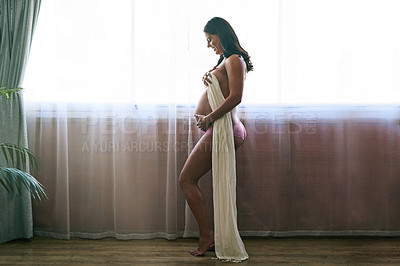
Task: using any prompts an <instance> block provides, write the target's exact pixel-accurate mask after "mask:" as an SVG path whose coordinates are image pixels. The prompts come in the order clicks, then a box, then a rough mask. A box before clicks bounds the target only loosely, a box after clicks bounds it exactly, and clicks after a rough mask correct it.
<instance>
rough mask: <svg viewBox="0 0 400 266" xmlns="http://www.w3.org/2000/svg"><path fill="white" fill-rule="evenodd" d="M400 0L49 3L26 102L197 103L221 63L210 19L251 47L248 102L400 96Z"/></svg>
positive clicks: (390, 99) (376, 100)
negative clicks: (212, 44)
mask: <svg viewBox="0 0 400 266" xmlns="http://www.w3.org/2000/svg"><path fill="white" fill-rule="evenodd" d="M399 13H400V3H399V2H398V1H389V0H383V1H382V0H368V1H366V0H352V1H344V0H337V1H331V0H304V1H296V0H285V1H278V0H273V1H263V0H251V1H247V2H245V3H244V2H243V1H239V0H219V1H215V0H213V1H211V0H206V1H191V0H169V1H165V0H146V1H145V0H137V1H130V0H119V1H105V0H64V1H62V0H60V1H43V2H42V6H41V10H40V14H39V20H38V24H37V28H36V31H35V35H34V39H33V45H32V49H31V55H30V58H29V62H28V66H27V71H26V76H25V81H24V84H23V87H24V88H26V90H25V91H24V95H25V100H26V101H32V102H37V101H46V102H57V101H65V102H112V103H135V104H170V103H174V104H196V102H197V99H198V97H199V95H200V94H201V93H202V91H203V90H204V87H203V85H202V83H201V77H202V75H203V74H204V72H205V71H207V70H209V69H211V68H212V66H214V65H215V63H216V62H217V59H218V58H217V56H216V55H215V54H213V53H212V51H211V50H210V49H207V48H206V41H205V38H204V34H203V27H204V25H205V23H206V22H207V21H208V20H209V19H211V18H212V17H214V16H220V17H223V18H225V19H227V20H228V21H229V22H230V23H231V25H232V26H233V28H234V29H235V31H236V33H237V35H238V36H239V39H240V42H241V44H242V46H243V47H244V48H245V49H246V50H247V51H248V52H249V54H250V55H251V59H252V61H253V63H254V71H253V72H251V73H249V74H248V75H247V81H246V83H245V93H244V98H243V101H242V103H243V104H249V105H250V104H267V105H271V104H284V105H291V104H371V103H372V104H388V103H399V102H400V93H398V88H399V87H400V75H399V74H398V73H400V45H399V44H400V35H399V34H397V25H400V16H398V15H397V14H399Z"/></svg>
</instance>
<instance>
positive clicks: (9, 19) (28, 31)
mask: <svg viewBox="0 0 400 266" xmlns="http://www.w3.org/2000/svg"><path fill="white" fill-rule="evenodd" d="M40 3H41V0H0V87H6V88H8V89H13V88H16V87H20V86H21V84H22V81H23V76H24V70H25V66H26V62H27V59H28V56H29V50H30V47H31V42H32V35H33V31H34V28H35V24H36V21H37V17H38V13H39V9H40ZM0 142H8V143H14V144H18V145H21V146H24V147H27V144H28V143H27V133H26V121H25V115H24V106H23V95H22V93H21V94H17V93H11V94H10V99H6V97H5V96H0ZM4 163H5V162H4V159H3V158H0V164H4ZM32 228H33V225H32V205H31V198H30V195H29V193H28V192H27V191H25V192H23V193H22V195H18V194H14V193H8V192H7V191H6V190H5V189H4V188H3V187H1V186H0V243H4V242H7V241H10V240H12V239H17V238H29V237H32V235H33V232H32V230H33V229H32Z"/></svg>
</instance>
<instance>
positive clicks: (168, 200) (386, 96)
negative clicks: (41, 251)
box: [22, 0, 400, 239]
mask: <svg viewBox="0 0 400 266" xmlns="http://www.w3.org/2000/svg"><path fill="white" fill-rule="evenodd" d="M399 12H400V2H399V1H390V0H337V1H330V0H304V1H297V0H282V1H280V0H271V1H265V0H251V1H246V2H245V3H244V2H243V1H241V0H204V1H192V0H168V1H166V0H151V1H148V0H136V1H131V0H119V1H111V0H57V1H43V2H42V4H41V9H40V16H39V19H38V23H37V27H36V30H35V38H34V41H33V43H32V49H31V53H30V58H29V61H28V64H27V68H26V74H25V80H24V83H23V84H22V87H24V99H25V104H26V109H25V111H26V116H27V133H28V143H29V147H30V148H31V149H32V150H33V151H34V153H35V154H36V155H37V156H39V157H40V158H41V159H42V160H43V162H44V165H45V169H44V170H43V171H41V172H38V173H35V176H36V177H37V178H38V179H39V181H41V182H42V183H43V184H44V186H45V187H46V191H47V192H48V194H49V200H45V201H42V202H38V203H35V204H34V205H33V219H34V234H36V235H42V236H50V237H56V238H63V239H68V238H71V237H85V238H93V239H95V238H102V237H116V238H118V239H144V238H147V239H149V238H154V237H163V238H166V239H175V238H178V237H182V236H185V237H197V236H198V226H197V223H196V220H195V219H194V217H193V215H192V214H191V212H190V211H189V209H188V208H187V207H186V205H185V198H184V195H183V193H182V191H181V189H180V188H179V185H178V176H179V173H180V171H181V169H182V167H183V165H184V163H185V161H186V158H187V157H188V154H189V153H190V152H191V150H192V148H193V147H194V145H195V144H196V142H197V141H198V140H199V139H200V137H201V136H202V132H201V130H199V129H198V128H197V127H196V124H195V120H194V117H193V114H194V109H195V106H196V103H197V101H198V99H199V97H200V95H201V94H202V93H203V92H204V90H203V83H202V82H201V77H202V76H203V74H204V73H205V72H206V71H208V70H209V69H211V68H212V67H213V66H215V64H216V62H217V60H218V56H216V55H215V53H214V52H213V51H212V50H211V49H207V43H206V39H205V36H204V34H203V27H204V25H205V24H206V23H207V21H208V20H209V19H211V18H212V17H214V16H220V17H223V18H225V19H227V20H228V21H229V22H230V23H231V24H232V26H233V28H234V29H235V31H236V33H237V35H238V37H239V39H240V42H241V45H242V46H243V47H244V48H245V49H246V50H248V52H249V54H250V55H251V60H252V62H253V63H254V71H252V72H250V73H248V75H247V78H246V83H245V87H244V91H243V99H242V103H241V105H240V106H239V107H238V115H239V118H240V120H241V121H242V122H243V124H244V125H245V127H246V129H247V133H248V135H247V139H246V141H245V142H244V144H243V145H242V146H241V147H240V148H239V149H238V150H237V151H236V162H237V169H236V177H237V186H236V193H237V201H236V204H237V225H238V230H239V232H240V234H241V236H271V235H273V236H293V235H400V225H399V223H398V221H399V220H400V208H398V202H400V179H399V173H400V164H399V163H398V162H400V127H399V123H398V121H399V119H400V112H399V107H398V106H399V103H400V99H399V98H400V95H399V93H398V88H399V87H400V75H399V74H398V73H400V49H399V46H398V43H400V35H399V34H398V27H397V25H399V24H400V16H398V14H399ZM305 104H312V105H305ZM327 104H329V105H327ZM334 104H335V105H334ZM384 104H385V105H384ZM389 104H390V105H389ZM199 186H200V189H201V190H202V192H203V194H204V198H205V201H206V206H207V209H208V210H210V214H211V215H210V216H214V215H213V213H214V212H213V211H211V210H212V209H213V191H212V178H211V171H210V172H209V173H207V174H206V175H205V176H204V177H203V178H202V179H201V180H200V184H199ZM211 218H212V220H214V217H211Z"/></svg>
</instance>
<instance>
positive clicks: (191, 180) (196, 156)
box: [179, 134, 214, 252]
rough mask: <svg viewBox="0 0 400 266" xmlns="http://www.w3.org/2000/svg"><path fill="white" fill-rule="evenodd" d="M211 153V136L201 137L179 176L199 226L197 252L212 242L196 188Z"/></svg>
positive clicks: (198, 191)
mask: <svg viewBox="0 0 400 266" xmlns="http://www.w3.org/2000/svg"><path fill="white" fill-rule="evenodd" d="M211 153H212V135H209V134H207V135H203V137H202V138H201V139H200V140H199V142H198V143H197V144H196V146H195V147H194V149H193V150H192V152H191V153H190V155H189V157H188V159H187V160H186V163H185V165H184V166H183V169H182V171H181V174H180V175H179V184H180V186H181V188H182V190H183V193H184V194H185V198H186V201H187V203H188V204H189V207H190V209H191V210H192V213H193V215H194V217H195V218H196V221H197V224H198V225H199V231H200V239H199V247H198V251H199V252H205V251H206V250H207V248H208V247H209V246H210V245H211V244H212V243H213V242H214V233H213V229H212V226H211V223H210V219H209V216H208V214H207V209H206V205H205V202H204V198H203V195H202V193H201V191H200V190H199V188H198V186H197V183H198V181H199V179H200V178H201V177H202V176H203V175H204V174H206V173H207V172H208V171H209V170H210V169H211V156H212V155H211ZM194 252H196V251H194Z"/></svg>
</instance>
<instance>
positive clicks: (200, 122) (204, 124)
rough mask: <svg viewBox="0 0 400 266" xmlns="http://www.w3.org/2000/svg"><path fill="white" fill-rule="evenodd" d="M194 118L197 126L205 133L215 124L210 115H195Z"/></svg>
mask: <svg viewBox="0 0 400 266" xmlns="http://www.w3.org/2000/svg"><path fill="white" fill-rule="evenodd" d="M194 117H196V120H197V126H198V127H199V128H200V129H201V130H203V131H206V130H207V128H209V127H210V125H211V123H212V122H213V119H212V117H211V116H210V115H200V114H195V115H194Z"/></svg>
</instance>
